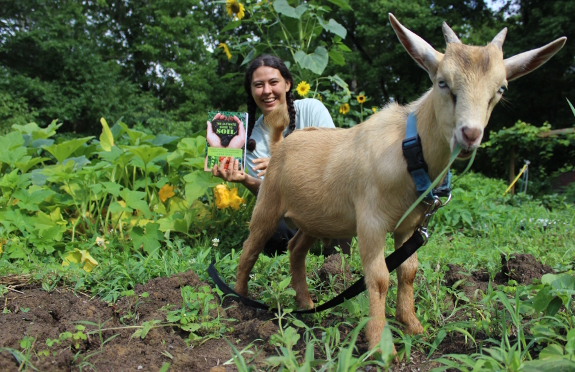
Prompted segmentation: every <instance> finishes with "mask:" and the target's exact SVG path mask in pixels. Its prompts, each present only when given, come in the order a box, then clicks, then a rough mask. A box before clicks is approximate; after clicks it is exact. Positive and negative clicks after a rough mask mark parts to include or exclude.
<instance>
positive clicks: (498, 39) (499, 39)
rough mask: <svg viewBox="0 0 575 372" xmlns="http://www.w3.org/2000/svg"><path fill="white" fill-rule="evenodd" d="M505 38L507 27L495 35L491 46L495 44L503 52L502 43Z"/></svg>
mask: <svg viewBox="0 0 575 372" xmlns="http://www.w3.org/2000/svg"><path fill="white" fill-rule="evenodd" d="M505 36H507V27H505V28H504V29H503V30H501V31H499V33H498V34H497V35H495V37H494V38H493V40H491V44H495V45H497V46H498V47H499V49H501V50H503V42H504V41H505Z"/></svg>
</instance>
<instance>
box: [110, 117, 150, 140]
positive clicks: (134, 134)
mask: <svg viewBox="0 0 575 372" xmlns="http://www.w3.org/2000/svg"><path fill="white" fill-rule="evenodd" d="M117 124H118V125H119V126H120V127H121V128H122V129H123V130H124V132H126V134H127V135H128V137H130V142H131V143H132V145H138V144H140V143H142V142H143V141H148V140H153V139H154V135H152V134H147V133H144V132H140V131H137V130H133V129H130V128H129V127H128V125H127V124H124V123H122V122H118V123H117Z"/></svg>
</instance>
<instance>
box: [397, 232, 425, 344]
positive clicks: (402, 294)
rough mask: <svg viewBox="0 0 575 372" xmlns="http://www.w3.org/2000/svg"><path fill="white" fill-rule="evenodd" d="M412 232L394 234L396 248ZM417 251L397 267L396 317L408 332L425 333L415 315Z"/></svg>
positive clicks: (414, 333)
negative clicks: (414, 285)
mask: <svg viewBox="0 0 575 372" xmlns="http://www.w3.org/2000/svg"><path fill="white" fill-rule="evenodd" d="M409 237H410V234H399V233H395V234H394V240H395V249H396V250H397V249H399V248H400V247H401V246H402V245H403V243H405V241H406V240H407V239H409ZM417 266H418V261H417V253H414V254H413V255H411V257H409V258H408V259H407V260H406V261H405V262H404V263H402V264H401V266H399V267H398V268H397V282H398V285H397V307H396V309H395V318H396V319H397V320H398V321H399V322H401V323H403V324H405V327H406V328H405V331H404V333H406V334H411V335H417V334H420V333H423V327H422V326H421V323H420V322H419V319H417V316H416V315H415V303H414V298H413V281H414V279H415V274H416V272H417Z"/></svg>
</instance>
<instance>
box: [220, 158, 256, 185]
mask: <svg viewBox="0 0 575 372" xmlns="http://www.w3.org/2000/svg"><path fill="white" fill-rule="evenodd" d="M229 159H230V160H228V158H227V157H225V158H224V159H222V161H220V164H219V166H218V164H214V167H213V168H212V175H213V176H214V177H219V178H221V179H223V180H224V181H226V182H239V183H243V182H244V181H245V180H246V179H247V177H248V175H247V174H246V173H245V172H242V171H241V170H239V167H240V161H239V159H234V157H233V156H231V157H230V158H229ZM226 165H228V166H227V168H228V169H226Z"/></svg>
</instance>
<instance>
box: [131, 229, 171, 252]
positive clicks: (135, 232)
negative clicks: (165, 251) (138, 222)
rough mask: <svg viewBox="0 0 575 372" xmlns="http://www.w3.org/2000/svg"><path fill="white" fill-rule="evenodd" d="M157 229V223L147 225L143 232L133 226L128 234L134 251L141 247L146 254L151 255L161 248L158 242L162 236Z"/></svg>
mask: <svg viewBox="0 0 575 372" xmlns="http://www.w3.org/2000/svg"><path fill="white" fill-rule="evenodd" d="M159 227H160V225H159V224H157V223H149V224H147V225H146V228H145V230H144V229H143V228H141V227H139V226H135V227H134V228H133V229H132V231H131V232H130V237H131V238H132V242H133V243H134V249H140V247H142V248H143V249H144V251H145V252H146V253H148V254H151V253H153V252H154V251H155V250H156V249H158V248H160V247H161V246H162V245H161V244H160V240H161V239H163V235H162V233H160V232H159V231H158V228H159Z"/></svg>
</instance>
